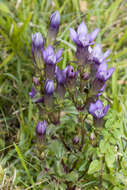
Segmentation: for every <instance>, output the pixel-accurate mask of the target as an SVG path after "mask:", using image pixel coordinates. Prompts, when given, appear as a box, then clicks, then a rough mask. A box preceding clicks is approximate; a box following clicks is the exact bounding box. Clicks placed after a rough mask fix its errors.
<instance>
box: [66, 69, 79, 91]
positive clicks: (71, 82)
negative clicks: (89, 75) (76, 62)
mask: <svg viewBox="0 0 127 190" xmlns="http://www.w3.org/2000/svg"><path fill="white" fill-rule="evenodd" d="M65 71H66V85H67V86H68V87H69V88H73V87H75V83H76V79H77V76H78V71H76V72H75V70H74V68H73V67H72V66H71V65H69V66H67V67H66V68H65Z"/></svg>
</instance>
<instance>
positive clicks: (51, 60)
mask: <svg viewBox="0 0 127 190" xmlns="http://www.w3.org/2000/svg"><path fill="white" fill-rule="evenodd" d="M62 51H63V49H60V50H58V52H57V53H56V55H55V53H54V49H53V47H52V46H48V47H47V49H46V50H44V51H43V59H44V61H45V63H46V64H51V65H54V64H56V63H58V62H59V61H60V60H61V59H62V58H60V57H61V54H62Z"/></svg>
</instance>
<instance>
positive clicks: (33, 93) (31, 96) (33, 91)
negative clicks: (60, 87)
mask: <svg viewBox="0 0 127 190" xmlns="http://www.w3.org/2000/svg"><path fill="white" fill-rule="evenodd" d="M36 94H37V91H36V90H35V88H34V87H32V91H31V92H29V96H30V98H31V99H32V98H34V97H35V96H36Z"/></svg>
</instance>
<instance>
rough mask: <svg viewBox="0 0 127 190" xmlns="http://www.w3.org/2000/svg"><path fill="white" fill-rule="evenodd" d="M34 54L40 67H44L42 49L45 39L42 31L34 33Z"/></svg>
mask: <svg viewBox="0 0 127 190" xmlns="http://www.w3.org/2000/svg"><path fill="white" fill-rule="evenodd" d="M31 48H32V54H33V57H34V61H35V63H36V65H37V67H38V68H39V69H42V68H43V59H42V54H41V52H42V50H43V48H44V40H43V37H42V35H41V33H40V32H37V33H35V34H32V44H31Z"/></svg>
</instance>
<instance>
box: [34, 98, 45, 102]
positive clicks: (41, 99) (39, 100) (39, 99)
mask: <svg viewBox="0 0 127 190" xmlns="http://www.w3.org/2000/svg"><path fill="white" fill-rule="evenodd" d="M35 103H44V98H38V99H37V100H35Z"/></svg>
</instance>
